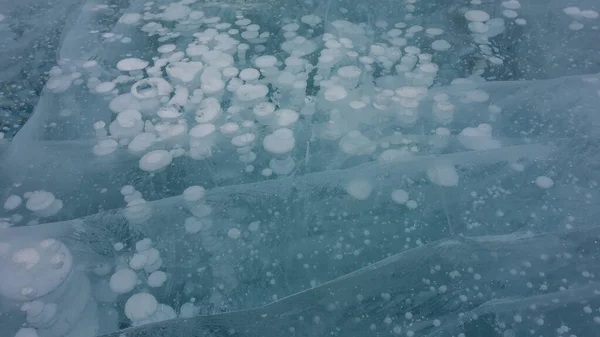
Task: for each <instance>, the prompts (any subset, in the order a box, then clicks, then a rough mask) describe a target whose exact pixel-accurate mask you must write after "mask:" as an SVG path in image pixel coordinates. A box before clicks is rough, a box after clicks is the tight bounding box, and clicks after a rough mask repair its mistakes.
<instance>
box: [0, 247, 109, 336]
mask: <svg viewBox="0 0 600 337" xmlns="http://www.w3.org/2000/svg"><path fill="white" fill-rule="evenodd" d="M0 274H2V275H7V276H8V275H10V277H2V278H0V295H1V296H2V297H5V298H7V299H10V300H12V301H15V302H17V303H20V304H21V310H22V311H24V312H25V314H26V323H27V325H29V326H30V327H31V328H35V329H36V330H37V333H38V334H39V335H40V336H46V337H63V336H66V337H88V336H89V337H92V336H95V335H96V333H97V331H98V326H99V325H98V324H99V322H98V318H97V315H96V312H97V305H96V302H95V301H94V300H93V299H92V297H91V287H90V282H89V280H88V279H87V277H86V276H85V275H84V274H83V273H82V272H81V271H79V270H77V269H76V268H75V266H74V264H73V257H72V255H71V252H70V251H69V249H68V248H67V247H66V246H65V245H64V244H63V243H62V242H60V241H58V240H55V239H44V240H41V241H35V242H32V241H22V240H20V239H18V238H17V239H13V240H11V242H0Z"/></svg>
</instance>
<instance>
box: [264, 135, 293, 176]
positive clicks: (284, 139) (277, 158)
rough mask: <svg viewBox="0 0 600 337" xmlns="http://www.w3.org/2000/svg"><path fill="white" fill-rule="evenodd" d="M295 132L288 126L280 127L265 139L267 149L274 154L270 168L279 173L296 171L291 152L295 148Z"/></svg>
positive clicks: (286, 173) (284, 173) (285, 173)
mask: <svg viewBox="0 0 600 337" xmlns="http://www.w3.org/2000/svg"><path fill="white" fill-rule="evenodd" d="M294 146H295V139H294V133H293V132H292V130H290V129H288V128H280V129H277V130H275V131H273V133H271V134H270V135H267V136H266V137H265V138H264V139H263V147H264V148H265V150H266V151H267V152H269V153H271V154H273V158H272V159H271V161H270V162H269V168H270V169H271V170H272V171H273V172H274V173H275V174H277V175H280V176H281V175H288V174H290V173H292V171H294V168H295V166H296V165H295V163H294V159H292V157H291V156H290V153H291V152H292V150H293V149H294Z"/></svg>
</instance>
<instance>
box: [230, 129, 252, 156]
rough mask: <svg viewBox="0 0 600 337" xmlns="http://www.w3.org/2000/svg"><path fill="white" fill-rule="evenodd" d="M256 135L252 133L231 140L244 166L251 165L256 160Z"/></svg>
mask: <svg viewBox="0 0 600 337" xmlns="http://www.w3.org/2000/svg"><path fill="white" fill-rule="evenodd" d="M255 140H256V134H254V133H252V132H247V133H243V134H241V135H239V136H235V137H233V138H232V139H231V144H232V145H233V146H235V147H236V148H237V150H236V151H237V153H238V155H239V159H240V161H241V162H242V163H244V164H250V163H252V162H254V161H255V160H256V153H254V152H253V151H252V147H253V146H254V141H255Z"/></svg>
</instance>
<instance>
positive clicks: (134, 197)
mask: <svg viewBox="0 0 600 337" xmlns="http://www.w3.org/2000/svg"><path fill="white" fill-rule="evenodd" d="M121 194H122V195H123V197H124V198H125V202H126V203H127V207H125V209H123V216H125V218H126V219H127V221H128V222H129V223H130V224H131V225H141V224H144V223H146V221H148V220H149V219H150V218H151V217H152V208H150V205H148V203H147V202H146V200H144V199H143V198H142V194H141V193H140V192H139V191H136V190H135V188H133V186H130V185H127V186H124V187H123V188H122V189H121Z"/></svg>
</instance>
